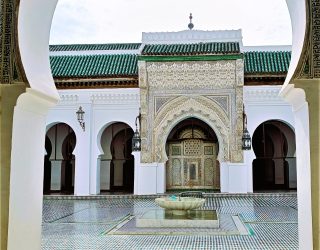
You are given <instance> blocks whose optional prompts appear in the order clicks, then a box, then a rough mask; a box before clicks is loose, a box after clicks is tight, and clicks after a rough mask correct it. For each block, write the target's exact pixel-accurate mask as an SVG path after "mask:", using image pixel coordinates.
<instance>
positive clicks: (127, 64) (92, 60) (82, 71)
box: [50, 54, 138, 77]
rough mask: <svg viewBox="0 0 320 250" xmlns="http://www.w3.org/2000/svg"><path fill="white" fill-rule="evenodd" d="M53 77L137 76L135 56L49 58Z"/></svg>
mask: <svg viewBox="0 0 320 250" xmlns="http://www.w3.org/2000/svg"><path fill="white" fill-rule="evenodd" d="M50 63H51V70H52V74H53V76H54V77H103V76H105V77H106V76H108V77H111V76H137V74H138V67H137V55H131V54H121V55H81V56H51V57H50Z"/></svg>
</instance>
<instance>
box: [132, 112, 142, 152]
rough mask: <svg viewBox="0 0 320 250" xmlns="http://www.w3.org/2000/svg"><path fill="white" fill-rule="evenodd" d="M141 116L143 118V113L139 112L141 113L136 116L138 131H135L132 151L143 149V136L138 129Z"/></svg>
mask: <svg viewBox="0 0 320 250" xmlns="http://www.w3.org/2000/svg"><path fill="white" fill-rule="evenodd" d="M140 118H141V114H140V112H139V115H138V116H137V117H136V132H134V134H133V137H132V151H141V137H140V133H139V130H138V122H137V121H138V120H139V125H140Z"/></svg>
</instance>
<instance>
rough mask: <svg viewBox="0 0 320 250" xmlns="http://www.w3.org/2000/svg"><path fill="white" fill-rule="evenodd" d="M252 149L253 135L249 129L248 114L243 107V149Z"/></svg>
mask: <svg viewBox="0 0 320 250" xmlns="http://www.w3.org/2000/svg"><path fill="white" fill-rule="evenodd" d="M250 149H251V136H250V134H249V131H248V129H247V115H246V113H245V112H244V109H243V134H242V150H250Z"/></svg>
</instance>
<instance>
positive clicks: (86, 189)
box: [47, 89, 140, 195]
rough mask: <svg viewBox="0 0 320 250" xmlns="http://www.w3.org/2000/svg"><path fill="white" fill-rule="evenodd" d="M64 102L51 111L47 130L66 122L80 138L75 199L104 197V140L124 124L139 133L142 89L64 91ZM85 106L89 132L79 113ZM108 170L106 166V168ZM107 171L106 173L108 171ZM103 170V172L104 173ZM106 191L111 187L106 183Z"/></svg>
mask: <svg viewBox="0 0 320 250" xmlns="http://www.w3.org/2000/svg"><path fill="white" fill-rule="evenodd" d="M59 95H60V98H61V101H60V102H59V103H58V105H57V106H56V107H54V108H52V109H50V111H49V114H48V116H47V126H48V127H49V126H51V124H56V123H59V122H63V123H66V124H68V125H69V126H70V127H71V128H72V129H73V130H74V132H75V134H76V140H77V143H76V147H75V149H74V155H75V158H76V163H75V195H89V194H98V193H100V162H99V159H100V158H99V156H100V155H103V154H104V152H103V149H102V147H101V136H102V134H103V132H104V131H105V128H107V127H108V126H109V125H110V124H112V123H115V122H123V123H126V124H128V125H129V126H130V127H131V128H132V129H133V130H135V120H136V117H137V116H138V114H139V106H140V104H139V100H140V97H139V89H94V90H89V89H87V90H60V91H59ZM79 106H82V108H83V110H84V112H85V114H84V121H85V131H83V130H82V128H81V127H80V125H79V122H78V120H77V116H76V111H77V110H78V109H79ZM103 167H104V166H103ZM104 170H106V169H104ZM104 170H103V171H104ZM104 185H105V187H106V186H107V185H108V184H107V183H104Z"/></svg>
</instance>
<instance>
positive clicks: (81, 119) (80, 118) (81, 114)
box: [76, 106, 85, 131]
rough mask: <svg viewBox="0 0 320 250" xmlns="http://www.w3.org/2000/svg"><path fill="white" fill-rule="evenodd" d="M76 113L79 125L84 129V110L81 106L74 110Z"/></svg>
mask: <svg viewBox="0 0 320 250" xmlns="http://www.w3.org/2000/svg"><path fill="white" fill-rule="evenodd" d="M76 114H77V118H78V122H79V124H80V127H81V128H82V129H83V131H85V122H84V114H85V112H84V111H83V110H82V107H81V106H80V107H79V109H78V111H77V112H76Z"/></svg>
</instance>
